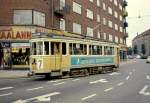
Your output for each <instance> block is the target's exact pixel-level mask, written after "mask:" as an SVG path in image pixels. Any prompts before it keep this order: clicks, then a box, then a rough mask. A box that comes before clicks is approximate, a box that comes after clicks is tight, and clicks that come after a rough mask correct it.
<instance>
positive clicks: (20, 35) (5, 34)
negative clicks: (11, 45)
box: [0, 31, 32, 40]
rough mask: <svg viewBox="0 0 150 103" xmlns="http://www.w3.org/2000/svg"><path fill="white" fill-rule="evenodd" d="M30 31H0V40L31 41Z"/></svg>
mask: <svg viewBox="0 0 150 103" xmlns="http://www.w3.org/2000/svg"><path fill="white" fill-rule="evenodd" d="M31 37H32V33H31V31H0V39H2V40H7V39H23V40H24V39H27V40H28V39H31Z"/></svg>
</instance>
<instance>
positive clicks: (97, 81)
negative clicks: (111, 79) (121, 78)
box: [90, 79, 108, 84]
mask: <svg viewBox="0 0 150 103" xmlns="http://www.w3.org/2000/svg"><path fill="white" fill-rule="evenodd" d="M99 82H101V83H107V82H108V81H107V80H106V79H100V80H96V81H92V82H90V84H96V83H99Z"/></svg>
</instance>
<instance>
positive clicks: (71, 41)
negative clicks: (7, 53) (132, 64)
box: [30, 34, 120, 77]
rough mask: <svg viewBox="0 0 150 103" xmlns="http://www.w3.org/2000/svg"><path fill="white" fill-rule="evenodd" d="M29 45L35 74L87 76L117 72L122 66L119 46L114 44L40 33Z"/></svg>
mask: <svg viewBox="0 0 150 103" xmlns="http://www.w3.org/2000/svg"><path fill="white" fill-rule="evenodd" d="M34 35H35V34H34ZM37 35H38V34H37ZM30 44H31V55H30V70H31V72H32V74H33V75H45V76H46V77H49V76H52V77H53V76H60V77H62V76H78V75H84V76H86V75H92V74H97V73H106V72H107V71H114V70H117V68H118V67H119V61H120V60H119V46H118V45H117V44H114V43H108V42H100V41H98V40H94V39H88V38H86V39H84V38H81V37H78V38H76V37H69V36H64V35H53V34H47V35H45V34H40V36H38V37H35V38H32V39H31V40H30Z"/></svg>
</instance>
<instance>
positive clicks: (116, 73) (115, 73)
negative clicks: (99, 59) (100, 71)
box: [109, 72, 120, 75]
mask: <svg viewBox="0 0 150 103" xmlns="http://www.w3.org/2000/svg"><path fill="white" fill-rule="evenodd" d="M119 74H120V73H118V72H114V73H111V74H109V75H119Z"/></svg>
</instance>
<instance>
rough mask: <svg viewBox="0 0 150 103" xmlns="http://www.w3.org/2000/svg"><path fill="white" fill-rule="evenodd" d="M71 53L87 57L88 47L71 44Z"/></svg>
mask: <svg viewBox="0 0 150 103" xmlns="http://www.w3.org/2000/svg"><path fill="white" fill-rule="evenodd" d="M69 52H70V54H71V55H87V45H86V44H75V43H70V44H69Z"/></svg>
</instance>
